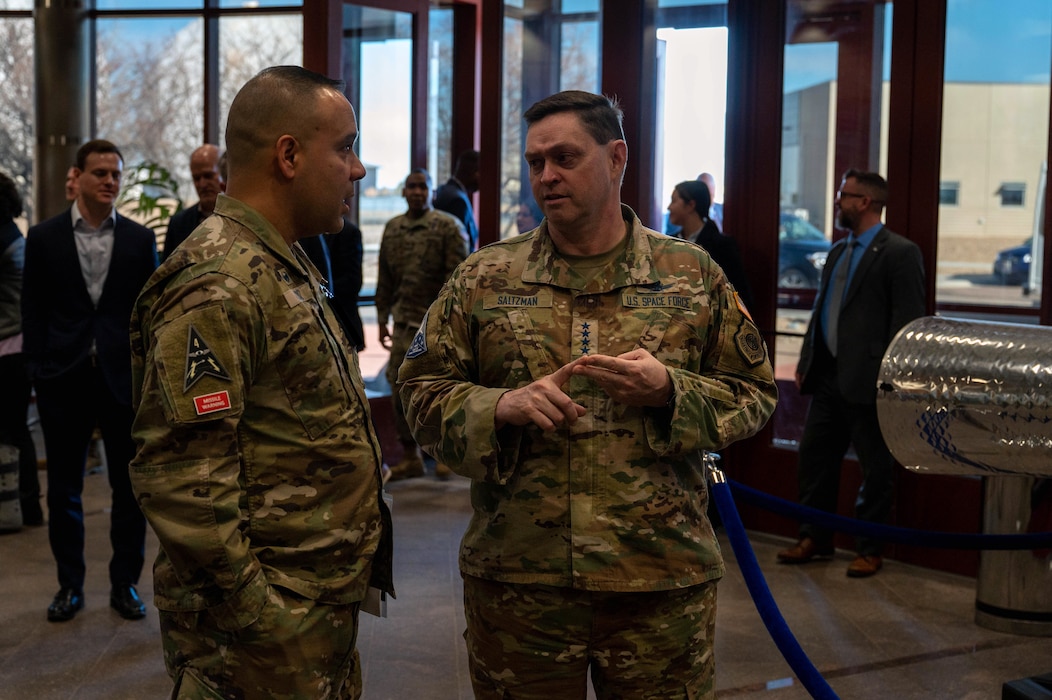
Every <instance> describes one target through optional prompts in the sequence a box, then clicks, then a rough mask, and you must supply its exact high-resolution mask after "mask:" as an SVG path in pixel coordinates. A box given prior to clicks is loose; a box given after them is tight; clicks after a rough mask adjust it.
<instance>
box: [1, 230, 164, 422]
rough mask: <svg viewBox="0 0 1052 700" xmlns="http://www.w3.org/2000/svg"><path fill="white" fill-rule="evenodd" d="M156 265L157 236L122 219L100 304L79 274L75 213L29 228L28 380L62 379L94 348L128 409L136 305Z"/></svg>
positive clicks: (25, 284)
mask: <svg viewBox="0 0 1052 700" xmlns="http://www.w3.org/2000/svg"><path fill="white" fill-rule="evenodd" d="M156 267H157V243H156V238H155V237H154V234H153V231H151V230H150V229H148V228H146V227H144V226H140V225H139V224H137V223H135V222H134V221H131V220H129V219H126V218H124V217H123V216H120V215H119V214H118V215H117V217H116V224H115V227H114V231H113V255H112V256H111V258H110V268H109V272H108V273H107V275H106V284H105V285H104V286H103V288H102V296H101V297H99V303H98V306H97V307H96V306H95V305H94V304H92V301H91V296H90V295H89V294H88V287H87V285H86V284H85V283H84V275H83V274H82V273H81V269H80V258H79V257H78V255H77V244H76V240H75V239H74V237H73V220H72V216H71V214H70V212H69V210H66V211H65V212H63V213H61V214H59V215H58V216H56V217H54V218H51V219H48V220H47V221H44V222H43V223H40V224H37V225H36V226H33V227H32V228H30V229H29V233H28V235H27V236H26V258H25V269H24V271H23V277H22V333H23V336H22V351H23V352H24V353H25V358H26V366H27V368H28V371H29V376H30V378H31V379H34V380H35V379H55V378H59V377H61V376H62V375H63V374H65V373H66V372H68V371H70V370H71V369H73V368H75V367H77V366H78V365H80V364H81V363H83V362H85V361H87V360H88V359H89V357H90V355H91V349H92V345H93V344H94V346H95V349H96V352H97V360H98V363H99V367H100V368H101V370H102V375H103V377H104V378H105V380H106V383H107V384H108V385H109V387H110V389H111V391H113V393H114V395H115V396H116V397H117V398H118V399H119V400H121V401H125V402H127V403H128V404H129V405H130V404H131V395H132V394H131V349H130V340H129V332H128V331H129V324H130V323H131V313H132V307H133V306H134V304H135V299H136V297H137V296H138V295H139V291H140V290H141V289H142V287H143V285H144V284H146V280H147V279H149V277H150V275H151V274H152V273H153V271H154V269H155V268H156Z"/></svg>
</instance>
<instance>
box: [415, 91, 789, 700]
mask: <svg viewBox="0 0 1052 700" xmlns="http://www.w3.org/2000/svg"><path fill="white" fill-rule="evenodd" d="M525 119H526V123H527V127H528V131H527V136H526V150H525V158H526V162H527V164H528V165H529V173H530V182H531V186H532V189H533V194H534V198H535V199H536V201H537V202H539V203H540V205H541V208H542V209H543V210H544V214H545V217H546V218H545V220H544V222H542V223H541V225H540V227H539V228H537V229H535V230H533V231H531V232H529V233H527V234H524V235H521V236H518V237H515V238H511V239H508V240H505V241H502V242H499V243H495V244H492V245H490V246H487V247H486V248H484V249H483V250H480V251H479V252H477V253H475V254H473V255H471V256H470V257H469V258H468V259H467V261H465V263H464V264H462V265H461V266H460V267H459V268H458V269H457V271H456V272H455V273H454V275H453V277H452V279H451V280H450V282H449V283H448V285H447V286H446V287H445V289H444V290H443V292H442V294H441V296H440V297H439V298H438V300H437V301H436V302H435V303H434V304H433V305H432V306H431V308H430V310H429V311H428V315H427V318H426V320H425V322H424V325H423V326H422V327H421V330H420V333H419V334H418V335H417V337H416V338H415V339H414V340H413V345H412V346H411V348H410V350H409V352H408V353H407V355H406V359H405V362H404V363H403V364H402V371H401V375H400V377H399V378H400V380H401V381H402V382H403V388H402V398H403V401H404V403H405V406H406V412H407V415H408V419H409V424H410V425H411V426H413V427H414V434H415V435H416V438H417V440H419V441H420V444H421V446H423V448H424V449H425V450H427V451H428V452H430V453H431V454H433V455H434V456H435V457H436V458H437V459H441V460H443V461H444V462H445V463H446V464H448V465H449V466H450V467H451V468H452V469H453V470H454V471H456V472H457V473H459V474H462V475H465V476H468V477H470V478H471V479H472V487H471V488H472V494H471V502H472V504H473V506H474V517H473V518H472V520H471V523H470V524H469V526H468V530H467V533H466V534H465V535H464V539H463V542H462V543H461V548H460V569H461V573H462V574H463V576H464V607H465V615H466V618H467V633H466V635H465V637H466V640H467V644H468V656H469V663H470V668H471V674H472V682H473V684H474V690H475V697H476V698H483V699H494V700H495V699H497V698H516V699H517V700H522V699H536V700H552V698H559V700H567V699H572V698H580V699H582V700H583V698H585V692H586V679H587V677H588V674H589V673H591V679H592V683H593V686H594V688H595V692H596V696H597V697H598V698H600V699H604V698H633V699H634V700H636V699H640V698H653V699H655V700H657V699H660V700H674V699H676V698H681V699H683V700H686V699H687V698H692V699H693V698H712V697H713V696H714V690H713V674H714V662H713V634H714V631H715V610H716V582H717V580H718V579H719V578H720V577H721V576H722V575H723V572H724V565H723V559H722V558H721V556H720V550H719V546H718V544H717V541H716V536H715V534H714V533H713V529H712V526H711V525H710V523H709V521H708V519H707V518H706V515H705V512H706V505H707V501H708V491H707V488H706V483H705V471H704V469H703V464H702V455H703V452H704V451H705V450H719V449H721V448H723V447H725V446H727V445H729V444H730V443H732V442H734V441H736V440H740V439H742V438H746V437H749V436H750V435H753V434H754V433H756V432H757V431H758V430H759V429H760V428H761V427H762V426H763V425H764V424H765V423H766V421H767V419H768V418H769V417H770V415H771V413H772V411H773V410H774V406H775V403H776V401H777V390H776V388H775V383H774V376H773V373H772V369H771V364H770V360H769V358H768V355H767V349H766V346H765V345H764V342H763V340H762V338H761V337H760V333H759V331H758V330H757V328H756V326H755V325H754V324H753V322H752V320H751V319H750V318H749V315H748V313H747V312H746V311H745V309H744V307H743V306H742V305H741V304H740V303H739V302H738V300H737V298H736V296H735V294H734V291H733V288H732V287H731V285H730V284H729V283H728V282H727V278H726V276H725V275H724V274H723V272H722V271H721V270H720V268H719V267H718V266H717V265H716V264H715V263H713V262H712V259H711V258H710V257H709V255H708V254H707V253H706V252H705V250H704V249H702V248H700V247H698V246H695V245H692V244H690V243H688V242H686V241H682V240H679V239H676V238H671V237H668V236H664V235H661V234H659V233H657V232H655V231H652V230H650V229H647V228H644V227H643V226H642V224H641V223H640V221H639V219H638V218H637V217H636V216H635V214H633V213H632V211H631V210H630V209H629V208H628V207H625V206H622V205H621V203H620V187H621V180H622V177H623V174H624V170H625V165H626V163H627V160H628V147H627V145H626V143H625V140H624V136H623V132H622V129H621V110H620V109H619V108H618V107H617V106H616V104H614V103H613V102H611V100H609V99H608V98H606V97H603V96H601V95H593V94H591V93H586V92H578V91H570V92H563V93H559V94H557V95H553V96H551V97H549V98H546V99H544V100H542V101H540V102H538V103H537V104H535V105H534V106H533V107H531V108H530V109H529V110H528V111H527V112H526V114H525Z"/></svg>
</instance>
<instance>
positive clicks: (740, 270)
mask: <svg viewBox="0 0 1052 700" xmlns="http://www.w3.org/2000/svg"><path fill="white" fill-rule="evenodd" d="M710 204H711V199H710V195H709V188H708V187H706V186H705V183H703V182H698V181H697V180H685V181H684V182H681V183H679V184H678V185H676V186H675V188H674V189H673V190H672V200H671V201H670V202H669V204H668V220H669V222H670V223H672V224H674V225H676V226H679V227H680V232H679V237H680V238H682V239H684V240H688V241H690V242H691V243H696V244H698V245H700V246H701V247H702V248H704V249H705V250H706V251H708V253H709V255H711V256H712V259H713V260H714V261H716V264H717V265H719V266H720V267H721V268H723V272H724V274H726V275H727V279H728V280H730V283H731V284H732V285H734V289H735V291H736V292H738V297H739V298H740V299H741V301H742V303H743V304H745V308H749V307H751V306H752V292H751V291H750V289H749V280H748V279H746V277H745V265H744V264H743V263H742V257H741V252H740V251H739V250H738V243H737V242H736V241H735V240H734V239H733V238H731V237H730V236H725V235H723V234H722V233H720V230H719V229H718V228H716V224H714V223H713V222H712V221H711V220H710V219H709V205H710Z"/></svg>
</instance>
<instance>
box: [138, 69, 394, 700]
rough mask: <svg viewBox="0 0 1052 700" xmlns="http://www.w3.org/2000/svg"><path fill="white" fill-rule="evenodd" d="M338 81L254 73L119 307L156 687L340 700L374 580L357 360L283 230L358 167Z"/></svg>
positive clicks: (382, 554)
mask: <svg viewBox="0 0 1052 700" xmlns="http://www.w3.org/2000/svg"><path fill="white" fill-rule="evenodd" d="M357 134H358V128H357V123H356V120H355V115H354V110H353V108H352V107H351V105H350V104H349V103H348V101H347V98H346V97H344V95H343V91H342V84H341V83H339V82H337V81H333V80H330V79H328V78H326V77H324V76H321V75H318V74H316V73H312V72H310V71H307V70H305V69H303V68H297V67H290V66H282V67H274V68H268V69H266V70H264V71H262V72H261V73H259V74H258V75H257V76H256V77H254V78H252V79H251V80H250V81H248V83H246V84H245V86H244V87H243V88H242V89H241V91H240V92H239V93H238V95H237V97H235V98H234V101H233V104H232V105H231V107H230V114H229V118H228V125H227V133H226V142H227V149H228V150H227V153H228V155H229V160H230V163H229V167H230V172H229V175H230V177H229V180H228V187H227V192H228V194H229V196H226V195H219V198H218V202H217V204H216V207H215V212H214V215H213V216H212V217H210V218H209V219H207V220H205V221H204V222H203V223H202V224H201V225H200V226H199V227H198V228H197V229H196V230H195V231H194V232H193V233H192V234H191V235H190V237H189V238H188V239H187V240H186V241H185V242H184V243H183V244H182V245H180V246H179V248H178V249H177V250H176V251H175V252H174V253H173V254H172V256H171V257H169V258H168V259H167V260H166V261H165V262H164V264H163V265H162V266H161V267H160V268H159V269H158V271H157V273H156V274H155V275H154V276H153V277H152V278H151V279H150V281H149V282H148V283H147V285H146V287H145V289H144V290H143V292H142V294H141V295H140V297H139V300H138V302H137V304H136V308H135V313H134V316H133V319H132V328H133V334H132V348H133V367H134V375H135V384H136V386H137V387H141V391H140V392H139V394H138V396H137V402H136V403H137V405H138V414H137V416H136V420H135V427H134V436H135V439H136V442H137V443H138V453H137V454H136V456H135V459H134V461H133V462H132V466H131V474H132V483H133V486H134V488H135V492H136V494H137V496H138V499H139V503H140V505H141V507H142V510H143V512H144V513H145V514H146V517H147V519H148V520H149V522H150V524H151V525H152V526H153V529H154V531H155V532H156V533H157V536H158V539H159V540H160V543H161V551H160V554H159V555H158V558H157V563H156V565H155V567H154V589H155V597H154V603H155V604H156V606H157V607H158V608H159V609H160V611H161V633H162V643H163V647H164V655H165V663H166V665H167V667H168V672H169V673H170V674H171V675H172V677H173V678H174V679H175V683H176V688H175V692H174V694H173V697H178V698H199V697H258V698H262V697H267V698H305V697H311V698H357V697H360V695H361V671H360V668H359V665H358V655H357V652H356V651H355V647H354V645H355V637H356V634H357V628H358V612H359V607H360V604H361V601H362V600H363V599H364V598H365V596H366V593H367V589H368V588H369V586H370V584H371V585H373V586H375V587H378V588H380V589H383V590H386V591H388V592H391V591H392V586H391V524H390V514H389V513H388V511H387V508H386V506H385V505H384V503H383V500H382V498H381V476H380V465H381V461H380V445H379V442H378V440H377V437H376V435H375V433H374V432H373V429H372V427H371V426H372V421H371V418H370V414H369V406H368V403H367V401H366V397H365V390H364V387H363V382H362V377H361V373H360V371H359V368H358V360H357V355H356V354H355V352H354V349H353V345H352V344H351V342H350V341H349V340H348V337H347V336H346V334H345V333H344V332H343V330H342V328H341V326H340V324H339V322H338V321H337V318H336V316H335V314H334V313H333V310H332V308H331V307H330V306H329V303H328V300H327V299H326V298H325V295H324V293H323V291H322V288H321V284H320V277H319V274H318V272H317V271H316V270H315V269H314V267H313V266H312V265H311V264H310V262H309V261H308V258H307V256H306V254H305V253H304V252H303V250H302V248H301V247H300V246H299V245H298V244H297V243H296V241H297V240H299V239H301V238H305V237H307V236H312V235H317V234H319V233H321V232H323V231H339V230H340V228H341V226H342V225H343V219H342V217H343V215H344V214H346V213H347V211H348V200H349V199H350V198H351V197H353V196H354V183H355V181H356V180H359V179H361V178H362V177H363V176H364V174H365V168H364V167H363V166H362V164H361V161H359V160H358V157H357V156H356V155H355V153H354V148H353V146H354V142H355V139H356V138H357Z"/></svg>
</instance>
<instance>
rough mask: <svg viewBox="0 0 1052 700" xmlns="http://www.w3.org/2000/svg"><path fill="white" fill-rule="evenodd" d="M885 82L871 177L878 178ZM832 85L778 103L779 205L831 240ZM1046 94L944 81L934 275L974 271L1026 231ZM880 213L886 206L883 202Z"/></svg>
mask: <svg viewBox="0 0 1052 700" xmlns="http://www.w3.org/2000/svg"><path fill="white" fill-rule="evenodd" d="M888 89H889V87H888V83H885V84H884V89H883V100H882V112H881V144H880V163H879V165H878V170H879V171H880V172H881V173H882V174H886V173H887V124H888V118H887V105H888ZM835 117H836V82H835V81H830V82H825V83H820V84H818V85H814V86H811V87H808V88H805V89H802V90H798V91H796V92H793V93H788V94H786V96H785V102H784V113H783V123H784V132H783V144H782V208H783V209H792V210H796V211H797V212H798V213H800V214H804V215H806V217H807V218H809V220H810V221H811V223H813V224H814V225H815V226H817V227H818V228H819V229H822V230H823V231H825V233H826V235H828V236H831V235H832V233H833V221H832V215H833V197H834V195H835V192H836V188H837V185H838V184H839V176H840V173H834V172H833V149H834V144H833V128H832V126H833V124H834V120H835ZM1048 118H1049V87H1048V85H1039V84H1038V85H1035V84H1010V83H947V84H946V86H945V91H944V95H943V129H942V166H941V176H940V181H941V186H940V192H939V193H932V194H933V196H936V194H937V195H938V196H939V197H940V201H941V202H942V204H941V205H940V206H939V260H938V272H939V273H940V274H950V273H954V272H969V271H970V272H981V271H983V270H990V269H991V268H992V264H993V260H994V257H995V255H996V254H997V251H999V250H1002V249H1004V248H1008V247H1012V246H1016V245H1020V244H1021V243H1023V242H1024V241H1025V240H1026V239H1027V238H1028V237H1030V236H1031V235H1032V234H1033V230H1034V223H1035V214H1036V211H1037V205H1038V204H1039V202H1040V191H1041V189H1042V187H1043V180H1042V170H1043V169H1044V167H1045V157H1046V154H1047V150H1048V142H1047V133H1048ZM889 206H891V207H893V206H894V203H893V202H892V203H891V204H890V205H889Z"/></svg>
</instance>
